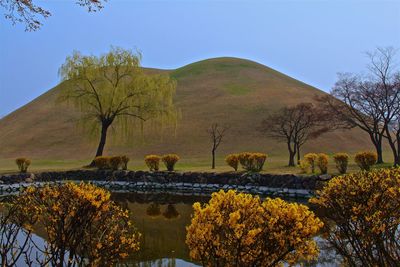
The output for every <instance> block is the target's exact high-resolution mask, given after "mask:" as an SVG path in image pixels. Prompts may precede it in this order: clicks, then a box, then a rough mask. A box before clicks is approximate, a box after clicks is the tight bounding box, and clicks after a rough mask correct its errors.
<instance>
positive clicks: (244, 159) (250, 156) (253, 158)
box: [239, 152, 267, 172]
mask: <svg viewBox="0 0 400 267" xmlns="http://www.w3.org/2000/svg"><path fill="white" fill-rule="evenodd" d="M266 159H267V154H264V153H249V152H244V153H240V154H239V162H240V165H242V167H243V169H245V170H246V171H253V172H260V171H261V170H262V168H263V166H264V163H265V160H266Z"/></svg>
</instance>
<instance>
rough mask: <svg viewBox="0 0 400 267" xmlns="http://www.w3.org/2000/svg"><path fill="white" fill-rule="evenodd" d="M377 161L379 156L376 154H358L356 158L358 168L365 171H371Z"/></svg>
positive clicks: (366, 152)
mask: <svg viewBox="0 0 400 267" xmlns="http://www.w3.org/2000/svg"><path fill="white" fill-rule="evenodd" d="M377 159H378V156H377V155H376V153H375V152H369V151H364V152H358V153H357V154H356V156H355V157H354V161H355V162H356V163H357V165H358V167H360V169H361V170H364V171H369V170H370V169H371V167H372V165H374V164H375V163H376V161H377Z"/></svg>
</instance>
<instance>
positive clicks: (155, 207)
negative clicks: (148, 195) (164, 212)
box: [146, 203, 161, 217]
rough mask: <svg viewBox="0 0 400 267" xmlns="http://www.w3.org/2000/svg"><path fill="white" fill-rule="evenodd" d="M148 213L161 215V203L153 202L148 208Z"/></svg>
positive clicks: (154, 215) (151, 215)
mask: <svg viewBox="0 0 400 267" xmlns="http://www.w3.org/2000/svg"><path fill="white" fill-rule="evenodd" d="M146 214H147V215H149V216H150V217H156V216H159V215H160V214H161V209H160V205H159V204H157V203H151V204H150V205H149V206H148V207H147V209H146Z"/></svg>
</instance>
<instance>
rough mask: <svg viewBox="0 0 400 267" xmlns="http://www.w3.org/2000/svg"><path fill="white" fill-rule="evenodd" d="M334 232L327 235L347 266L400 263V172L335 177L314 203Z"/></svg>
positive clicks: (362, 173)
mask: <svg viewBox="0 0 400 267" xmlns="http://www.w3.org/2000/svg"><path fill="white" fill-rule="evenodd" d="M310 203H311V204H313V205H315V206H316V208H317V210H319V211H320V212H323V214H324V216H323V217H324V218H325V220H326V222H327V223H328V224H331V225H332V229H330V231H329V232H328V233H327V234H326V235H327V237H326V238H327V240H328V242H330V244H331V245H332V247H334V248H335V249H336V250H337V252H338V253H339V254H340V255H341V256H342V258H343V259H344V261H345V262H344V263H345V266H398V265H399V263H400V169H380V170H375V171H371V172H360V173H355V174H348V175H344V176H339V177H335V178H333V179H332V180H330V181H329V183H328V184H327V185H326V186H325V187H324V188H323V190H321V191H318V192H317V195H316V197H315V198H312V199H311V200H310Z"/></svg>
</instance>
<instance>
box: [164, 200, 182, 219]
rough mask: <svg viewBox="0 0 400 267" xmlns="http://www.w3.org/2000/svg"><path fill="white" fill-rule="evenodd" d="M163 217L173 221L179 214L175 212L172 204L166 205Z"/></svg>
mask: <svg viewBox="0 0 400 267" xmlns="http://www.w3.org/2000/svg"><path fill="white" fill-rule="evenodd" d="M163 216H164V217H165V218H166V219H174V218H177V217H179V212H178V211H177V210H176V208H175V206H174V205H173V204H168V206H167V208H166V209H165V211H164V213H163Z"/></svg>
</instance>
